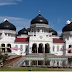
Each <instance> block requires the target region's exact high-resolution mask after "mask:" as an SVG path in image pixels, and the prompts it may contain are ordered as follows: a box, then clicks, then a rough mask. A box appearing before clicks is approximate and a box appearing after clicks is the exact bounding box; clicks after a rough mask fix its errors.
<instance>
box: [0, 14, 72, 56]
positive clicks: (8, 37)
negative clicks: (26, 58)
mask: <svg viewBox="0 0 72 72" xmlns="http://www.w3.org/2000/svg"><path fill="white" fill-rule="evenodd" d="M71 45H72V22H71V21H69V20H68V21H67V22H66V25H65V27H64V28H63V29H62V35H61V38H60V37H58V36H57V32H56V31H55V30H53V29H52V28H49V23H48V21H47V20H46V19H45V18H44V17H43V16H42V15H41V14H40V13H39V14H38V16H36V17H35V18H34V19H32V20H31V23H30V27H29V28H27V29H26V28H23V29H21V30H20V31H19V32H18V34H16V27H15V26H14V25H13V24H11V23H10V22H9V21H8V20H7V19H5V20H4V22H2V23H0V52H1V53H10V54H15V55H28V54H44V53H47V54H54V55H72V51H71V49H70V48H71ZM7 47H10V48H7Z"/></svg>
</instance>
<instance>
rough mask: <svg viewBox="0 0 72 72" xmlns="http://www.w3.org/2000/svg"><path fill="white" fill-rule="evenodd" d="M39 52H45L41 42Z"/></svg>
mask: <svg viewBox="0 0 72 72" xmlns="http://www.w3.org/2000/svg"><path fill="white" fill-rule="evenodd" d="M38 53H43V44H42V43H40V44H39V48H38Z"/></svg>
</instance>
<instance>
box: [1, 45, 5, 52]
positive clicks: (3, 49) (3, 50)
mask: <svg viewBox="0 0 72 72" xmlns="http://www.w3.org/2000/svg"><path fill="white" fill-rule="evenodd" d="M1 47H5V44H1ZM2 52H4V53H5V48H2Z"/></svg>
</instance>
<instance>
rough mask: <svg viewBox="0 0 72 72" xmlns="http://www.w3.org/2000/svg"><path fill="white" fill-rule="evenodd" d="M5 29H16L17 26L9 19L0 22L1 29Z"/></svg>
mask: <svg viewBox="0 0 72 72" xmlns="http://www.w3.org/2000/svg"><path fill="white" fill-rule="evenodd" d="M3 29H5V30H14V31H16V27H15V26H14V25H13V24H12V23H10V22H9V21H7V20H6V21H4V22H2V23H1V24H0V30H3Z"/></svg>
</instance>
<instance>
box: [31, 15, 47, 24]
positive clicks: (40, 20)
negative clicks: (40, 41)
mask: <svg viewBox="0 0 72 72" xmlns="http://www.w3.org/2000/svg"><path fill="white" fill-rule="evenodd" d="M36 23H39V24H48V21H47V20H46V19H45V18H44V17H43V16H42V15H41V14H39V15H38V16H36V17H35V18H34V19H32V21H31V24H36Z"/></svg>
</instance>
